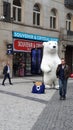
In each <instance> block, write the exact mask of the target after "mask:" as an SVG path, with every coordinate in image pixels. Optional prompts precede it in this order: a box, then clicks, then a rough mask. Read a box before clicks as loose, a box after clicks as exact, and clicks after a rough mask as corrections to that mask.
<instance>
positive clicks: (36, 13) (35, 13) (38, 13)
mask: <svg viewBox="0 0 73 130" xmlns="http://www.w3.org/2000/svg"><path fill="white" fill-rule="evenodd" d="M33 15H35V19H34V17H33V21H34V22H35V23H34V22H33V25H37V26H39V25H40V11H36V10H34V8H33ZM38 15H39V24H38Z"/></svg>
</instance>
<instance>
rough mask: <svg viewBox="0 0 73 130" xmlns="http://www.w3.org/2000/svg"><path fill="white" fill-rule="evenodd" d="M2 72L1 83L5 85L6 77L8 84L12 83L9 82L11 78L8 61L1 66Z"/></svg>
mask: <svg viewBox="0 0 73 130" xmlns="http://www.w3.org/2000/svg"><path fill="white" fill-rule="evenodd" d="M3 74H4V78H3V81H2V85H4V86H5V84H4V83H5V80H6V79H7V78H8V79H9V84H10V85H13V84H12V83H11V78H10V65H9V62H7V64H6V65H5V66H4V68H3Z"/></svg>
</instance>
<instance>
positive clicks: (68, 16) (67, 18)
mask: <svg viewBox="0 0 73 130" xmlns="http://www.w3.org/2000/svg"><path fill="white" fill-rule="evenodd" d="M66 29H67V30H71V14H67V16H66Z"/></svg>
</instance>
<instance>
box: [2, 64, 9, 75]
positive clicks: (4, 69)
mask: <svg viewBox="0 0 73 130" xmlns="http://www.w3.org/2000/svg"><path fill="white" fill-rule="evenodd" d="M7 71H8V66H7V65H5V66H4V68H3V74H7Z"/></svg>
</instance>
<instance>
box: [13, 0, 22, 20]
mask: <svg viewBox="0 0 73 130" xmlns="http://www.w3.org/2000/svg"><path fill="white" fill-rule="evenodd" d="M13 18H14V21H16V22H20V21H21V1H20V0H14V1H13Z"/></svg>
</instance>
